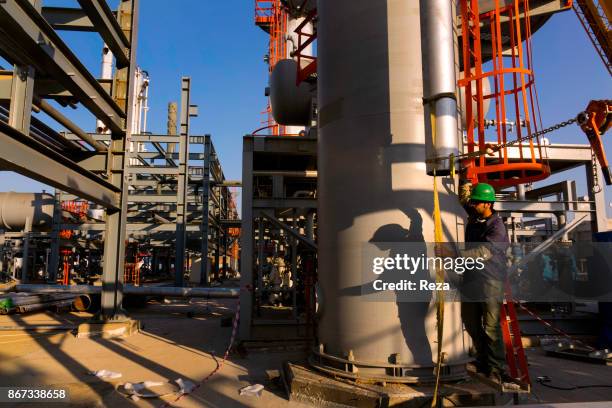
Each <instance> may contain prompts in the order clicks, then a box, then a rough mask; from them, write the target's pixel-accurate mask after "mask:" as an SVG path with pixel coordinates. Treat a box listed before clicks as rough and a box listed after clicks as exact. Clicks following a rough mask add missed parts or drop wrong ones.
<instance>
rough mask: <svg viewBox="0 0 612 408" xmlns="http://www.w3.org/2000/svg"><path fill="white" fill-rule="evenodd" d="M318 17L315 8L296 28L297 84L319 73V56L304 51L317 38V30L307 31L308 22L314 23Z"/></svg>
mask: <svg viewBox="0 0 612 408" xmlns="http://www.w3.org/2000/svg"><path fill="white" fill-rule="evenodd" d="M316 18H317V9H313V10H312V11H311V12H310V13H308V15H307V16H306V18H305V19H304V21H302V23H301V24H300V25H299V26H297V28H296V29H295V32H296V33H297V35H298V44H297V49H296V50H295V53H294V54H295V57H296V59H297V66H298V72H297V77H296V85H299V84H300V83H302V82H303V81H305V80H306V79H307V78H309V77H310V76H312V75H314V74H316V73H317V57H315V56H314V55H307V54H305V53H304V51H305V50H306V49H308V47H309V46H310V45H311V44H312V43H314V41H315V40H316V39H317V33H316V31H315V32H313V33H309V32H307V31H305V30H304V28H305V27H306V26H307V25H308V24H311V23H314V20H315V19H316ZM313 26H314V24H313Z"/></svg>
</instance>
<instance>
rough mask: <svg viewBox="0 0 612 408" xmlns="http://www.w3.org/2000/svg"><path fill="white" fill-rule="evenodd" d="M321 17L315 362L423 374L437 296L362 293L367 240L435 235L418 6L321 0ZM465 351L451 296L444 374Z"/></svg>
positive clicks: (454, 372) (453, 211) (447, 230)
mask: <svg viewBox="0 0 612 408" xmlns="http://www.w3.org/2000/svg"><path fill="white" fill-rule="evenodd" d="M318 15H319V20H318V102H319V104H318V105H319V126H320V130H319V139H320V140H319V155H318V157H319V159H318V160H319V163H318V166H319V191H318V197H319V204H318V205H319V215H318V217H319V218H318V219H319V224H318V225H319V227H318V228H319V255H318V257H319V258H318V262H319V273H318V276H319V282H320V286H321V288H320V289H321V291H320V293H321V299H322V315H321V316H320V324H319V339H320V343H321V346H320V347H319V348H318V349H317V350H316V351H315V354H314V357H313V359H312V361H313V364H315V366H317V367H318V368H321V369H323V370H325V371H328V372H335V373H338V374H340V375H345V376H347V377H351V376H353V377H356V376H358V377H360V378H371V379H376V378H378V379H385V378H386V379H387V380H389V381H393V380H396V381H399V382H411V381H422V380H427V379H431V378H432V376H433V367H434V362H435V361H436V356H435V353H436V350H437V345H436V313H435V303H434V302H433V301H430V302H429V303H427V302H421V303H419V302H400V301H380V302H370V301H365V300H364V298H363V296H361V295H360V291H359V288H360V286H362V285H363V284H364V281H363V277H362V269H363V267H364V265H362V262H363V253H364V250H366V248H367V246H368V245H374V244H369V242H371V241H372V240H373V238H376V241H378V242H380V241H381V240H382V241H385V240H387V241H391V242H393V241H397V240H398V236H397V232H398V231H404V232H405V234H403V235H402V234H400V235H402V236H403V237H404V238H407V240H408V241H417V242H433V241H434V224H433V219H432V213H433V202H434V201H433V200H434V199H433V178H432V177H429V176H427V174H426V167H425V124H424V111H423V78H422V64H421V31H420V23H419V21H420V19H419V2H418V1H404V0H334V1H329V0H319V2H318ZM438 181H439V186H438V189H439V191H440V206H441V210H442V222H443V229H444V236H445V239H446V240H456V239H457V237H458V236H462V234H461V233H460V228H459V225H460V224H461V223H462V217H463V216H464V212H463V209H462V208H461V207H460V205H459V203H458V201H457V197H456V195H455V194H454V193H452V191H451V190H452V189H453V188H454V187H453V186H452V183H450V182H449V180H448V179H446V180H442V179H438ZM430 255H431V256H433V254H430ZM466 349H467V345H466V344H465V343H464V336H463V331H462V322H461V317H460V312H459V303H447V304H446V313H445V324H444V342H443V350H444V352H445V353H446V357H445V360H444V361H445V365H446V368H445V369H444V370H443V371H442V373H443V374H442V377H443V378H444V377H446V378H449V379H450V378H457V377H460V376H462V375H463V374H464V363H465V362H466V357H467V354H466ZM346 362H348V364H345V363H346ZM346 367H349V368H348V369H347V368H346Z"/></svg>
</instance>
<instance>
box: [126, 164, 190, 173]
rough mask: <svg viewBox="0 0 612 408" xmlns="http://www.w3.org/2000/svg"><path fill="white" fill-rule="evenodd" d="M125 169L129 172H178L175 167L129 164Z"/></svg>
mask: <svg viewBox="0 0 612 408" xmlns="http://www.w3.org/2000/svg"><path fill="white" fill-rule="evenodd" d="M127 170H128V172H129V173H130V174H173V175H175V174H179V169H178V168H177V167H161V166H131V167H129V168H128V169H127Z"/></svg>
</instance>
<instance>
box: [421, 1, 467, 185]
mask: <svg viewBox="0 0 612 408" xmlns="http://www.w3.org/2000/svg"><path fill="white" fill-rule="evenodd" d="M420 8H421V10H420V15H421V19H420V20H421V44H422V45H421V49H422V53H423V102H424V104H425V129H426V132H427V138H426V141H427V143H426V145H425V155H426V157H427V159H428V160H431V159H439V158H446V159H442V160H437V161H435V162H428V163H427V174H429V175H433V174H434V172H435V174H437V175H448V174H449V172H450V161H449V160H448V159H447V158H448V157H449V156H450V155H451V154H454V155H455V156H456V155H457V154H458V153H459V148H458V129H457V96H456V91H457V80H456V75H455V47H454V32H453V5H452V2H451V1H448V0H427V1H421V2H420Z"/></svg>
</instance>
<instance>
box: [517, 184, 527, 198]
mask: <svg viewBox="0 0 612 408" xmlns="http://www.w3.org/2000/svg"><path fill="white" fill-rule="evenodd" d="M516 198H517V199H518V200H521V201H525V185H524V184H518V185H517V186H516Z"/></svg>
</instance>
